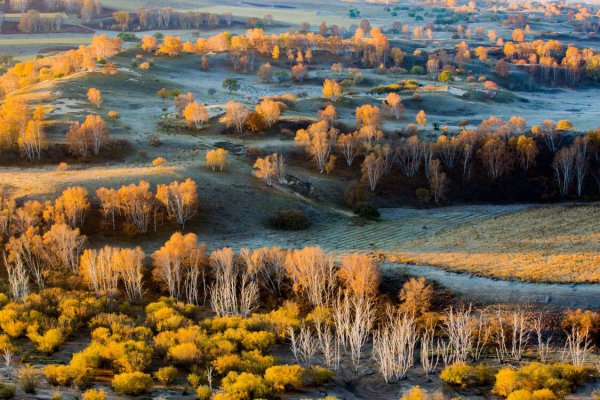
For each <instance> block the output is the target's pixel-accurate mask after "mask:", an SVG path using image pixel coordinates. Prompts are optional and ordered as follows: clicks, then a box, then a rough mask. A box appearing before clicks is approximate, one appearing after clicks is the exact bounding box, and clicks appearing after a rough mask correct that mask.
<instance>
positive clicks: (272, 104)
mask: <svg viewBox="0 0 600 400" xmlns="http://www.w3.org/2000/svg"><path fill="white" fill-rule="evenodd" d="M282 106H283V104H282V103H280V102H278V101H275V100H273V99H269V98H266V99H263V100H261V102H260V104H258V105H257V106H256V112H257V113H258V114H260V116H261V118H262V120H263V121H264V123H265V125H266V127H270V126H273V124H275V123H276V122H277V121H278V120H279V117H280V116H281V107H282Z"/></svg>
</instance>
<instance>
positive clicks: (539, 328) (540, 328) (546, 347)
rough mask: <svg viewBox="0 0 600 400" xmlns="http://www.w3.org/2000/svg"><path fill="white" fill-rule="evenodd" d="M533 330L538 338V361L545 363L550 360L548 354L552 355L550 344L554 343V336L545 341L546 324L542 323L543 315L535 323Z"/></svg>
mask: <svg viewBox="0 0 600 400" xmlns="http://www.w3.org/2000/svg"><path fill="white" fill-rule="evenodd" d="M533 328H534V330H535V334H536V338H537V353H538V359H539V360H540V362H543V363H545V362H546V361H547V360H548V354H549V353H550V342H551V341H552V336H550V337H548V338H547V339H546V340H544V335H543V333H544V324H543V321H542V314H541V313H540V315H539V316H538V317H537V318H536V319H535V320H534V321H533Z"/></svg>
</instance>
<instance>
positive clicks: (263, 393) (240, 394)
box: [215, 372, 270, 400]
mask: <svg viewBox="0 0 600 400" xmlns="http://www.w3.org/2000/svg"><path fill="white" fill-rule="evenodd" d="M221 388H222V389H223V391H224V393H223V396H219V395H221V393H219V395H217V396H215V399H217V398H220V399H222V400H224V399H256V398H265V397H267V395H268V394H269V392H270V391H269V387H268V385H267V383H266V382H265V380H264V379H263V378H262V377H261V376H258V375H254V374H249V373H247V372H242V373H241V374H238V373H236V372H230V373H228V374H227V376H226V377H225V378H223V380H222V381H221Z"/></svg>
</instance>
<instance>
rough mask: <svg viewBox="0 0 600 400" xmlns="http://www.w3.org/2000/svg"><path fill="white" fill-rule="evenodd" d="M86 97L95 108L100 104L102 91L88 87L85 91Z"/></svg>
mask: <svg viewBox="0 0 600 400" xmlns="http://www.w3.org/2000/svg"><path fill="white" fill-rule="evenodd" d="M87 98H88V101H89V102H90V103H92V104H93V105H95V106H96V108H100V105H101V104H102V92H100V90H98V89H96V88H89V90H88V91H87Z"/></svg>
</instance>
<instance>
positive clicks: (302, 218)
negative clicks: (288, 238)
mask: <svg viewBox="0 0 600 400" xmlns="http://www.w3.org/2000/svg"><path fill="white" fill-rule="evenodd" d="M268 224H269V226H270V227H271V228H274V229H280V230H284V231H299V230H303V229H308V227H309V226H310V221H309V220H308V217H307V216H306V215H304V214H303V213H302V211H300V210H283V211H279V212H277V214H275V215H274V216H272V217H271V218H269V221H268Z"/></svg>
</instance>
